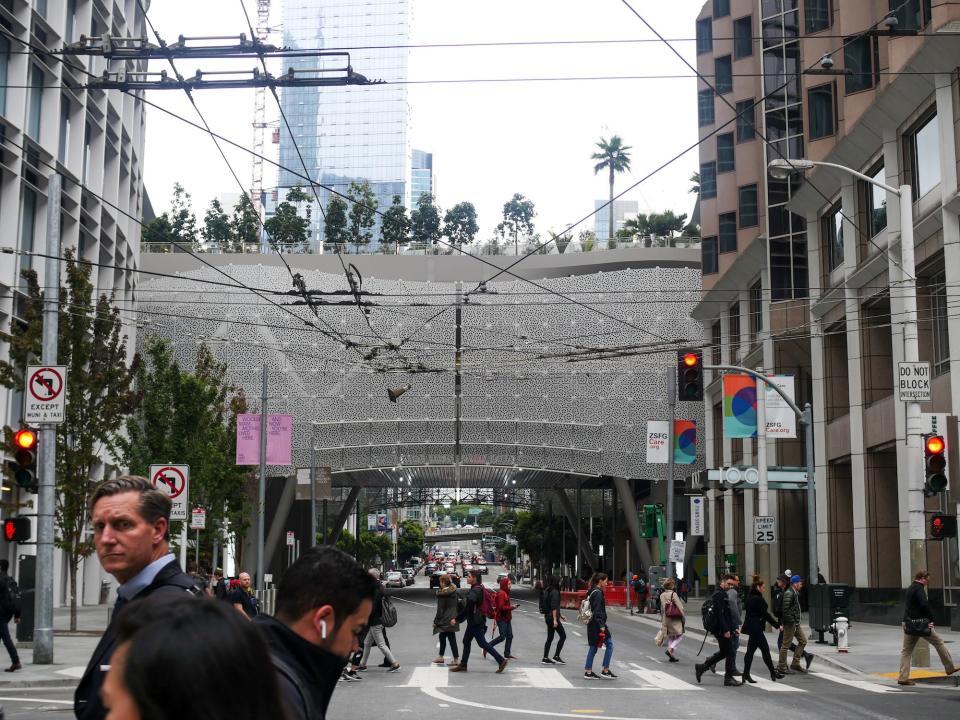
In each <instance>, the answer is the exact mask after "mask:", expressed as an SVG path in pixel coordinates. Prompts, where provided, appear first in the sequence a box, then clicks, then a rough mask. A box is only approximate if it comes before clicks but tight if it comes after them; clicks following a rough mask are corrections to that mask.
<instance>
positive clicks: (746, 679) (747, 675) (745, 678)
mask: <svg viewBox="0 0 960 720" xmlns="http://www.w3.org/2000/svg"><path fill="white" fill-rule="evenodd" d="M743 682H745V683H750V684H751V685H756V683H757V681H756V680H754V679H753V678H752V677H750V673H744V675H743Z"/></svg>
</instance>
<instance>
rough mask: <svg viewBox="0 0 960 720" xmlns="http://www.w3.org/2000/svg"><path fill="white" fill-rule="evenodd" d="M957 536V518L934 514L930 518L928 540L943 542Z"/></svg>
mask: <svg viewBox="0 0 960 720" xmlns="http://www.w3.org/2000/svg"><path fill="white" fill-rule="evenodd" d="M956 536H957V516H956V515H944V514H943V513H936V514H935V515H934V516H933V517H931V518H930V538H931V539H932V540H943V539H944V538H955V537H956Z"/></svg>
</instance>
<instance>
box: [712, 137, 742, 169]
mask: <svg viewBox="0 0 960 720" xmlns="http://www.w3.org/2000/svg"><path fill="white" fill-rule="evenodd" d="M736 168H737V162H736V157H735V155H734V152H733V133H725V134H724V135H717V172H718V173H724V172H732V171H733V170H736Z"/></svg>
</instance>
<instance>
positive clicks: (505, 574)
mask: <svg viewBox="0 0 960 720" xmlns="http://www.w3.org/2000/svg"><path fill="white" fill-rule="evenodd" d="M504 578H506V579H509V578H510V573H498V574H497V585H499V584H500V581H501V580H503V579H504Z"/></svg>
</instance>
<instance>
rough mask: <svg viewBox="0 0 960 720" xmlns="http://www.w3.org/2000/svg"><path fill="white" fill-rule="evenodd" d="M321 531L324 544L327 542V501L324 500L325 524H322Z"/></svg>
mask: <svg viewBox="0 0 960 720" xmlns="http://www.w3.org/2000/svg"><path fill="white" fill-rule="evenodd" d="M321 528H322V529H321V532H322V533H323V543H322V544H323V545H326V544H327V501H326V500H324V501H323V525H321Z"/></svg>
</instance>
